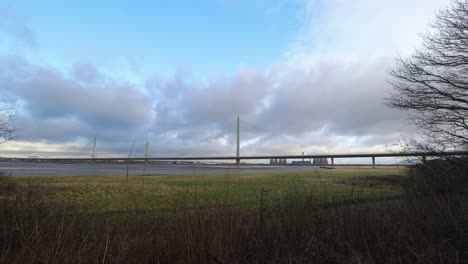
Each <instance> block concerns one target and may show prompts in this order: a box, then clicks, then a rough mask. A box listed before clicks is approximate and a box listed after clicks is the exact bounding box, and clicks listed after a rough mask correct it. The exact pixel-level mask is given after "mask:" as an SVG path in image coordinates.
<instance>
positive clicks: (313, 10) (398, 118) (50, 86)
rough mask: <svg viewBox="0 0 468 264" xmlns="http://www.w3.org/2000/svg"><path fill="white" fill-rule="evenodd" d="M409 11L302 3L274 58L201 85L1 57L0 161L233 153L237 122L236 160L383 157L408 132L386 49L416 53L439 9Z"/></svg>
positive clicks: (399, 4)
mask: <svg viewBox="0 0 468 264" xmlns="http://www.w3.org/2000/svg"><path fill="white" fill-rule="evenodd" d="M420 4H421V3H419V4H418V5H415V4H407V3H406V1H384V2H383V3H380V2H379V4H378V5H377V4H376V3H375V2H374V1H357V2H355V1H353V4H351V2H349V1H311V2H307V3H305V13H304V14H302V15H303V16H304V27H303V29H302V30H301V31H300V32H299V34H298V39H297V40H295V41H294V42H293V43H292V44H291V46H290V47H288V49H287V50H286V52H285V53H286V54H287V55H286V58H285V59H284V60H281V61H278V63H277V64H275V65H271V66H270V67H269V68H267V69H252V68H248V67H239V69H238V70H237V71H236V72H235V73H231V74H228V75H226V76H215V77H212V78H208V79H205V80H203V81H202V80H200V79H197V78H196V77H192V76H191V75H190V73H187V72H176V73H175V74H174V75H173V76H172V77H170V78H168V77H160V76H159V77H158V76H157V75H156V74H155V75H154V76H147V77H146V83H145V84H144V85H136V84H133V83H131V82H130V81H128V80H120V79H115V78H111V77H109V76H106V74H104V73H102V72H100V71H99V69H98V68H97V67H96V66H94V65H92V64H90V63H83V62H79V63H75V64H73V65H72V67H71V69H70V70H63V69H58V68H55V67H54V66H51V65H48V64H45V63H33V62H32V61H30V60H29V59H27V58H25V57H23V56H21V55H12V54H0V93H1V96H3V97H7V98H11V99H13V100H16V101H17V102H18V104H19V105H20V107H21V109H20V111H19V113H18V115H17V118H16V120H15V125H16V126H17V127H18V128H20V129H21V131H20V132H19V134H18V140H17V141H16V142H10V143H8V144H4V145H2V146H1V148H0V155H4V156H11V155H17V156H21V155H23V156H28V155H48V156H54V155H55V156H59V155H74V156H76V155H89V153H90V148H91V147H90V141H91V139H92V138H93V137H94V136H96V137H97V138H98V149H99V152H98V155H101V156H111V155H120V156H122V155H127V154H126V153H127V152H128V150H129V149H130V146H131V145H132V142H133V141H134V140H135V141H136V148H135V151H134V155H143V153H144V143H145V142H146V140H149V141H150V142H151V149H152V150H151V151H152V153H153V155H154V156H166V155H191V154H199V155H216V154H219V155H232V154H234V153H235V119H236V116H237V115H238V114H239V115H240V116H241V120H242V122H241V139H242V153H243V154H298V153H300V152H302V151H305V152H307V153H323V152H330V153H333V152H335V153H337V152H363V151H384V150H386V148H388V146H389V145H391V144H393V143H395V142H397V141H398V138H399V137H400V135H401V134H410V135H411V134H412V133H414V129H413V128H411V127H407V126H405V125H404V123H403V121H404V119H405V115H404V113H401V112H397V111H395V110H393V109H390V108H387V107H386V106H385V105H384V104H383V103H384V98H385V97H386V96H387V95H388V91H389V89H391V87H390V86H389V84H388V82H387V78H388V74H387V71H388V69H389V68H390V67H391V65H392V61H393V59H392V58H393V57H394V55H395V54H394V51H395V50H403V51H404V52H406V50H407V49H410V47H413V46H415V45H416V43H417V42H418V38H417V37H415V36H417V33H418V32H421V29H422V28H423V25H424V24H425V23H426V22H427V21H426V19H425V18H427V17H430V15H432V14H433V12H434V11H435V9H437V8H438V7H439V6H440V1H429V3H426V2H425V4H424V5H423V6H422V10H421V9H420V7H421V5H420ZM416 10H418V12H419V13H418V12H416ZM412 11H413V12H416V13H412ZM1 12H2V9H0V15H1ZM414 14H418V15H414ZM413 15H414V16H413ZM399 16H401V18H399ZM407 18H408V19H409V18H411V19H412V20H411V21H413V20H414V21H413V22H414V23H413V22H411V23H406V22H402V20H404V19H407ZM4 25H5V23H4V22H2V20H0V30H3V31H4V32H10V33H9V34H10V35H13V38H16V39H21V40H23V41H24V42H26V43H34V36H33V34H32V33H28V32H29V31H28V30H27V27H26V26H24V25H23V24H21V23H17V24H16V26H15V24H14V25H13V27H14V28H15V29H14V32H16V33H14V34H13V33H11V30H13V29H12V28H13V27H11V26H8V27H6V26H4ZM412 25H413V26H412ZM21 32H23V33H21ZM388 38H390V39H391V41H390V42H389V41H388Z"/></svg>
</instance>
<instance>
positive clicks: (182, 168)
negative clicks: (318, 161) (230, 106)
mask: <svg viewBox="0 0 468 264" xmlns="http://www.w3.org/2000/svg"><path fill="white" fill-rule="evenodd" d="M317 170H320V169H319V168H317V167H313V166H268V165H241V166H240V167H239V168H238V167H236V166H234V165H192V164H187V165H181V164H148V165H144V164H129V165H128V173H129V174H130V175H176V174H227V173H265V172H307V171H317ZM0 172H3V173H7V174H8V175H10V176H78V175H126V174H127V164H126V163H92V164H88V163H86V164H77V163H73V164H69V163H40V162H0Z"/></svg>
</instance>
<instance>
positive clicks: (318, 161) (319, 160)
mask: <svg viewBox="0 0 468 264" xmlns="http://www.w3.org/2000/svg"><path fill="white" fill-rule="evenodd" d="M312 165H314V166H327V165H328V159H327V158H315V159H314V161H313V162H312Z"/></svg>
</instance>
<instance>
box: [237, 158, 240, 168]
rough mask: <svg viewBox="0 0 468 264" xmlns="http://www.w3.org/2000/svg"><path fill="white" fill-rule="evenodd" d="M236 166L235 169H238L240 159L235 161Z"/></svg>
mask: <svg viewBox="0 0 468 264" xmlns="http://www.w3.org/2000/svg"><path fill="white" fill-rule="evenodd" d="M236 165H237V167H239V165H240V159H236Z"/></svg>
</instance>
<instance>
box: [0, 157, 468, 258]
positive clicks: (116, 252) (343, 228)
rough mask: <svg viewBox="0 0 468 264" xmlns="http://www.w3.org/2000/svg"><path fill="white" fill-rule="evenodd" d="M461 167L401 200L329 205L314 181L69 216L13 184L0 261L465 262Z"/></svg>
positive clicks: (411, 185) (465, 197) (1, 215)
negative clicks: (245, 201) (245, 203)
mask: <svg viewBox="0 0 468 264" xmlns="http://www.w3.org/2000/svg"><path fill="white" fill-rule="evenodd" d="M427 171H433V172H434V171H435V172H437V175H438V176H437V179H438V180H437V181H435V180H434V181H431V180H428V178H431V177H428V172H427ZM466 172H467V171H464V167H463V166H461V167H459V168H458V171H451V174H450V177H455V178H456V179H457V181H453V182H456V183H457V184H458V185H459V186H455V187H454V186H442V185H441V184H442V183H445V184H446V185H447V184H448V185H450V184H451V181H443V180H442V181H441V180H440V179H439V178H441V177H442V178H443V172H441V171H438V170H437V168H434V167H433V168H431V167H430V166H426V167H423V168H418V169H415V172H414V173H413V174H412V175H410V177H409V178H408V181H407V182H406V183H405V190H406V191H405V194H404V195H403V196H402V197H401V198H400V199H399V200H394V199H393V200H391V201H390V200H387V199H385V197H386V196H385V195H384V194H382V199H377V200H374V201H373V202H371V203H369V202H367V203H361V202H360V201H359V196H358V195H356V199H355V200H353V199H347V200H346V203H343V201H339V200H330V201H329V202H326V200H324V199H323V197H317V195H316V193H317V192H316V190H314V189H313V188H305V187H304V186H301V185H296V186H293V187H291V190H290V191H288V192H286V193H284V194H283V195H282V196H280V197H278V196H273V195H272V193H271V190H269V189H264V188H261V189H259V191H258V193H257V199H256V206H254V207H251V208H254V209H242V208H239V207H235V206H230V205H229V200H228V199H224V198H223V199H220V200H219V201H218V202H217V204H216V205H217V206H209V207H208V206H205V207H204V206H203V205H202V206H200V207H197V208H193V207H191V208H188V207H185V206H184V205H185V204H186V203H188V201H184V200H183V199H182V200H178V201H177V202H174V204H173V208H172V210H171V211H168V212H167V214H157V215H152V214H148V213H141V212H138V211H136V210H131V209H129V210H127V211H124V212H121V213H118V214H111V213H104V214H93V215H86V216H83V215H74V214H69V213H68V212H70V209H73V208H64V207H51V206H50V204H47V203H45V202H44V200H43V199H42V194H41V192H38V190H37V189H35V188H34V186H31V187H30V188H17V187H15V186H14V185H10V186H9V187H8V188H6V187H1V188H0V192H1V193H0V197H6V196H5V193H6V192H9V193H10V194H14V199H2V201H1V202H2V206H1V207H0V227H1V230H0V251H1V256H0V261H1V262H3V263H468V252H467V251H466V248H468V203H467V201H468V192H467V184H466V183H467V182H468V181H467V180H466V177H465V173H466ZM457 173H458V174H457ZM455 174H457V175H458V176H457V175H455ZM466 175H468V174H466ZM429 176H430V175H429ZM421 177H422V178H421ZM463 177H464V178H463ZM460 178H461V179H460ZM463 179H465V181H464V183H465V184H464V185H460V182H462V181H463ZM441 182H442V183H441ZM343 183H344V184H354V185H355V186H356V188H357V189H358V188H359V186H360V185H363V184H364V185H367V184H369V183H371V184H379V185H381V184H384V185H393V184H396V183H395V179H394V178H393V177H384V178H382V179H380V178H379V179H376V178H372V177H371V178H369V177H367V179H365V180H364V179H362V178H352V179H349V182H343ZM6 184H8V183H7V181H2V182H1V183H0V185H3V186H6ZM434 184H437V185H438V186H434ZM436 189H438V190H439V191H437V190H436ZM447 190H450V191H448V192H447ZM452 190H455V191H456V192H452ZM356 193H358V190H356ZM267 203H268V204H272V205H273V206H266V204H267ZM191 204H192V203H191ZM69 206H71V207H73V205H69Z"/></svg>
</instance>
